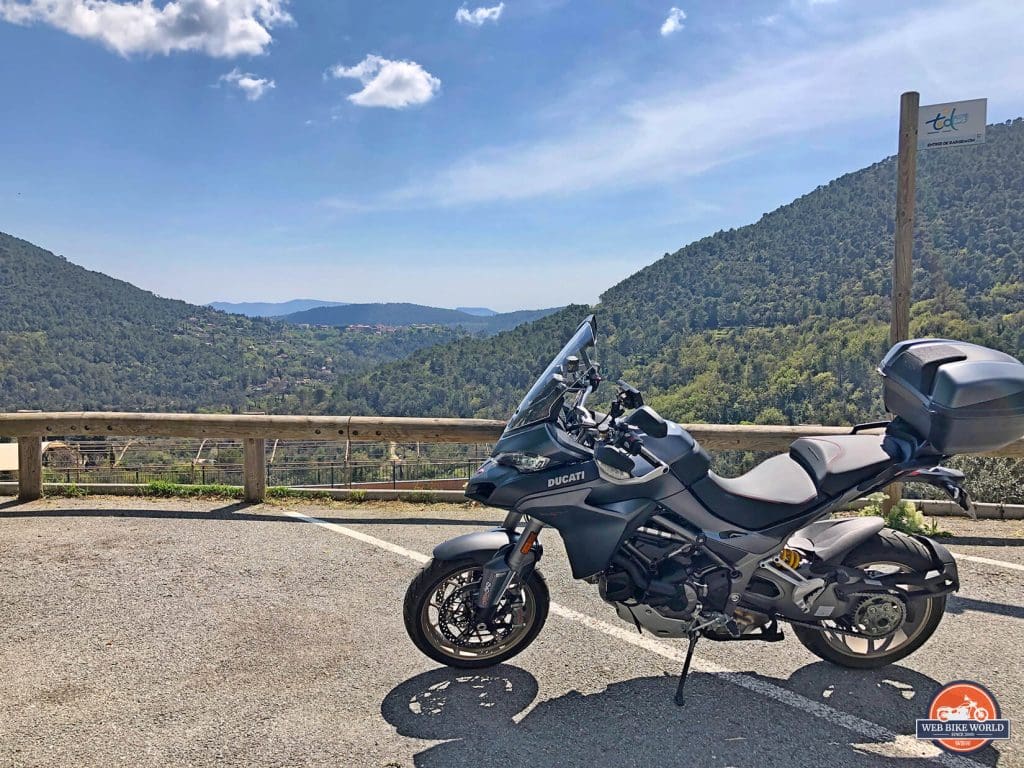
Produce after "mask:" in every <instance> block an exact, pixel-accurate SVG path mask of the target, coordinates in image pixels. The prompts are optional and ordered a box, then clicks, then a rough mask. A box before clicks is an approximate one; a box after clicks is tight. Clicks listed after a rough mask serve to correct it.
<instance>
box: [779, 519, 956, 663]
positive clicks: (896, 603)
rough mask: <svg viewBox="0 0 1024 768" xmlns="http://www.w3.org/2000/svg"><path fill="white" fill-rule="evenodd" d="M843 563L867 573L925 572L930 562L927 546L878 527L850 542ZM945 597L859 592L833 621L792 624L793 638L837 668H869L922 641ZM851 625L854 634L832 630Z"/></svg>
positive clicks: (935, 623)
mask: <svg viewBox="0 0 1024 768" xmlns="http://www.w3.org/2000/svg"><path fill="white" fill-rule="evenodd" d="M843 565H847V566H852V567H854V568H859V569H860V570H862V571H865V572H866V573H868V574H869V575H877V576H882V575H888V574H894V573H926V572H927V571H929V570H930V569H931V568H932V567H933V566H932V558H931V554H930V553H929V552H928V549H927V548H926V547H925V546H924V545H923V544H922V543H921V542H920V541H918V540H917V539H915V538H913V537H912V536H907V535H906V534H903V533H900V532H898V531H893V530H891V529H888V528H884V529H882V530H881V531H879V532H878V533H877V534H876V535H875V536H874V537H872V538H870V539H868V540H867V541H865V542H864V543H863V544H860V545H859V546H857V547H855V548H854V549H853V551H852V552H850V553H849V554H848V555H847V556H846V557H845V558H844V559H843ZM945 610H946V596H945V595H940V596H938V597H919V598H916V599H915V600H912V601H911V602H910V604H909V605H904V604H903V601H902V600H900V599H899V598H896V597H893V596H890V595H873V596H865V597H862V598H861V599H860V600H859V601H858V602H857V604H856V606H855V607H854V609H853V610H852V611H851V612H850V613H849V614H848V615H847V616H844V617H842V618H840V619H839V620H838V621H828V622H822V625H823V626H822V631H818V630H814V629H810V628H809V627H800V626H796V625H794V627H793V632H794V633H795V634H796V637H797V639H798V640H799V641H800V642H801V643H802V644H803V645H804V647H806V648H807V650H809V651H811V653H813V654H815V655H816V656H819V657H821V658H822V659H825V660H826V661H831V662H832V663H833V664H838V665H840V666H843V667H852V668H854V669H875V668H877V667H884V666H885V665H886V664H892V663H893V662H896V661H899V660H900V659H902V658H904V657H905V656H909V655H910V654H912V653H913V652H914V651H916V650H917V649H918V648H920V647H921V646H922V645H924V644H925V642H927V640H928V638H930V637H931V636H932V634H933V633H934V632H935V630H936V629H937V628H938V626H939V622H940V621H941V620H942V614H943V613H944V612H945ZM841 629H845V630H853V631H856V632H859V633H862V634H866V635H873V636H870V637H854V636H851V635H847V634H842V633H841V632H837V631H836V630H841Z"/></svg>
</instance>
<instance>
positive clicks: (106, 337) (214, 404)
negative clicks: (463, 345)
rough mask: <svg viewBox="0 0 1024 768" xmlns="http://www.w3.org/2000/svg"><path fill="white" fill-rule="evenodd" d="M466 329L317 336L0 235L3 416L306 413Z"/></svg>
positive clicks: (330, 331) (322, 331)
mask: <svg viewBox="0 0 1024 768" xmlns="http://www.w3.org/2000/svg"><path fill="white" fill-rule="evenodd" d="M463 334H464V332H463V331H460V330H457V329H451V328H444V327H433V328H415V329H413V328H404V329H398V330H397V331H395V332H393V333H386V334H377V333H366V332H362V331H345V330H341V329H336V328H318V329H314V330H310V329H304V328H299V327H296V326H292V325H287V324H284V323H280V322H274V321H270V320H262V319H252V318H248V317H243V316H241V315H228V314H224V313H223V312H218V311H216V310H213V309H210V308H208V307H198V306H194V305H191V304H187V303H185V302H183V301H175V300H172V299H164V298H160V297H159V296H156V295H154V294H152V293H150V292H148V291H143V290H141V289H139V288H136V287H135V286H133V285H131V284H129V283H125V282H122V281H120V280H115V279H113V278H111V277H108V276H107V275H104V274H101V273H99V272H91V271H89V270H86V269H83V268H82V267H79V266H76V265H75V264H72V263H70V262H68V261H67V260H65V259H64V258H62V257H59V256H55V255H54V254H53V253H51V252H49V251H45V250H43V249H42V248H38V247H36V246H34V245H32V244H31V243H29V242H26V241H25V240H20V239H18V238H16V237H13V236H11V235H7V234H3V233H0V410H15V409H19V408H28V409H35V408H41V409H53V410H77V409H88V410H104V409H114V410H148V409H152V410H184V411H194V410H197V409H199V410H202V409H217V410H225V409H235V410H240V409H245V408H259V409H263V410H274V411H276V412H286V411H289V410H291V411H308V410H309V409H311V408H314V407H317V406H318V405H319V404H320V403H322V402H323V401H325V399H326V396H327V392H328V391H329V390H330V389H331V385H332V383H333V381H334V380H335V379H336V378H337V376H338V372H339V371H363V370H366V369H367V368H370V367H372V366H373V365H375V364H377V363H380V362H383V361H386V360H394V359H396V358H399V357H402V356H404V355H406V354H408V353H409V352H411V351H414V350H417V349H421V348H423V347H425V346H430V345H432V344H437V343H440V342H447V341H451V340H453V339H456V338H458V337H459V336H460V335H463Z"/></svg>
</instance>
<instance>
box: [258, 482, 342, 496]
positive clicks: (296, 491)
mask: <svg viewBox="0 0 1024 768" xmlns="http://www.w3.org/2000/svg"><path fill="white" fill-rule="evenodd" d="M267 498H268V499H331V498H333V497H332V496H331V494H329V493H328V492H327V491H306V490H302V489H301V488H288V487H287V486H283V485H276V486H274V487H273V488H267Z"/></svg>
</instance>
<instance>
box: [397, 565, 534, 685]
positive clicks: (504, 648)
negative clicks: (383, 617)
mask: <svg viewBox="0 0 1024 768" xmlns="http://www.w3.org/2000/svg"><path fill="white" fill-rule="evenodd" d="M482 573H483V566H482V565H480V564H479V563H478V562H476V561H475V560H471V559H460V560H431V561H430V562H429V563H427V565H425V566H424V567H423V570H422V571H420V572H419V574H418V575H417V576H416V578H415V579H413V580H412V583H411V584H410V585H409V589H408V590H407V591H406V593H405V605H404V610H403V616H404V618H405V630H406V632H408V633H409V637H410V638H411V639H412V641H413V643H415V644H416V647H417V648H419V649H420V650H421V651H423V653H425V654H426V655H427V656H429V657H430V658H432V659H434V660H435V661H439V662H440V663H442V664H447V665H448V666H450V667H461V668H463V669H479V668H480V667H489V666H492V665H494V664H500V663H501V662H503V661H505V660H506V659H510V658H512V657H513V656H515V655H516V654H517V653H519V652H520V651H522V650H523V649H524V648H526V647H527V646H528V645H529V644H530V643H532V642H533V640H534V638H535V637H537V634H538V633H539V632H540V630H541V629H542V628H543V626H544V622H545V621H546V620H547V617H548V605H549V603H550V598H549V596H548V587H547V584H546V583H545V581H544V577H543V576H542V575H541V574H540V572H539V571H537V570H534V571H533V572H532V573H531V574H530V576H529V578H528V579H527V580H526V581H525V582H524V583H522V584H518V583H513V584H512V585H511V586H510V587H509V589H508V590H507V591H506V593H505V596H504V597H503V598H502V601H501V602H500V603H499V604H498V607H497V610H496V611H495V614H494V619H493V620H492V621H491V623H490V625H489V626H488V627H486V628H482V627H478V626H476V625H475V623H474V622H473V620H472V616H473V606H474V602H475V598H476V594H477V590H478V589H479V586H480V578H481V575H482Z"/></svg>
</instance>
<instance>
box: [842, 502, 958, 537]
mask: <svg viewBox="0 0 1024 768" xmlns="http://www.w3.org/2000/svg"><path fill="white" fill-rule="evenodd" d="M885 500H886V494H884V493H881V492H879V493H873V494H871V495H870V496H868V497H867V501H868V502H869V504H868V506H866V507H864V508H863V509H862V510H860V511H859V512H858V513H857V514H858V515H859V516H860V517H874V516H878V517H881V518H882V519H883V520H885V525H886V527H888V528H892V529H893V530H896V531H902V532H903V533H923V534H925V535H926V536H949V535H950V533H949V531H944V530H942V529H941V528H939V525H938V523H936V522H935V521H931V522H929V521H928V520H926V519H925V516H924V514H922V512H921V510H919V509H918V508H917V506H916V505H915V504H914V502H913V501H911V500H910V499H900V500H899V501H898V502H896V504H894V505H893V507H892V509H890V510H889V512H888V514H886V513H885V512H883V511H882V505H883V504H884V503H885Z"/></svg>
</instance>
